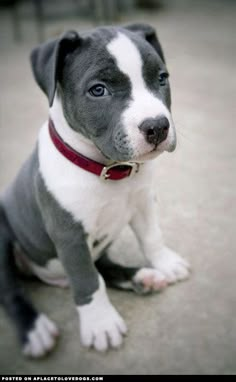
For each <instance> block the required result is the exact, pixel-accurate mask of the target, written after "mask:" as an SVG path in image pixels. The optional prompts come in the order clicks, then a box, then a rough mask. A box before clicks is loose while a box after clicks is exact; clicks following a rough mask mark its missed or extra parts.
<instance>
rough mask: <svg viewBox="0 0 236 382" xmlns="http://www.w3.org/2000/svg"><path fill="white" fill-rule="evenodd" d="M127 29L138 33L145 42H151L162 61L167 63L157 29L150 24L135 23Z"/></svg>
mask: <svg viewBox="0 0 236 382" xmlns="http://www.w3.org/2000/svg"><path fill="white" fill-rule="evenodd" d="M125 28H126V29H128V30H130V31H132V32H136V33H138V34H140V35H141V36H143V37H144V38H145V40H147V41H148V42H149V44H151V45H152V46H153V48H154V49H155V50H156V51H157V53H158V54H159V56H160V57H161V59H162V61H163V62H164V63H165V57H164V53H163V50H162V47H161V44H160V42H159V40H158V37H157V34H156V31H155V29H154V28H153V27H152V26H151V25H149V24H142V23H135V24H130V25H126V26H125Z"/></svg>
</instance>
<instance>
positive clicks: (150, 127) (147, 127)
mask: <svg viewBox="0 0 236 382" xmlns="http://www.w3.org/2000/svg"><path fill="white" fill-rule="evenodd" d="M169 127H170V123H169V121H168V119H167V118H166V117H159V118H148V119H145V121H143V122H142V123H141V125H140V126H139V129H140V130H141V132H142V133H143V134H144V135H145V138H146V140H147V142H148V143H153V144H154V145H159V143H161V142H163V141H164V140H165V139H166V138H167V135H168V131H169Z"/></svg>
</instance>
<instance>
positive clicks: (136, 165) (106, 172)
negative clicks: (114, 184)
mask: <svg viewBox="0 0 236 382" xmlns="http://www.w3.org/2000/svg"><path fill="white" fill-rule="evenodd" d="M120 166H126V167H130V169H131V171H130V173H129V175H128V176H127V177H130V176H132V175H134V174H135V173H137V172H139V167H140V163H137V162H118V163H113V164H111V165H109V166H104V167H103V169H102V172H101V174H100V178H102V179H103V180H108V179H109V178H110V174H109V171H110V170H111V169H112V168H114V167H120Z"/></svg>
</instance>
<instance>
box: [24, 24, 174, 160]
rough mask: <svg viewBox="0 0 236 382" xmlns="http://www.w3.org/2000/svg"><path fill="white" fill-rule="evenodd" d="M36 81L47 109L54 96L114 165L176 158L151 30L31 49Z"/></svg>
mask: <svg viewBox="0 0 236 382" xmlns="http://www.w3.org/2000/svg"><path fill="white" fill-rule="evenodd" d="M31 62H32V68H33V72H34V76H35V79H36V81H37V83H38V84H39V86H40V87H41V89H42V90H43V91H44V92H45V93H46V95H47V96H48V99H49V104H50V106H51V105H52V103H53V99H54V95H55V91H56V90H57V94H58V96H59V97H60V100H61V104H62V107H63V113H64V116H65V119H66V120H67V122H68V124H69V126H70V128H71V129H73V130H74V131H76V132H79V133H82V134H83V135H84V136H85V137H86V138H88V139H90V140H91V141H92V142H93V143H94V144H95V145H96V147H97V148H98V149H99V150H100V151H101V152H102V153H103V155H104V156H105V157H107V158H109V159H111V160H113V161H139V160H140V161H144V160H146V159H151V158H154V157H156V156H157V155H158V154H159V153H161V152H163V151H165V150H166V151H173V150H174V148H175V145H176V134H175V128H174V124H173V120H172V117H171V113H170V107H171V97H170V85H169V81H168V71H167V68H166V64H165V58H164V55H163V51H162V48H161V45H160V43H159V41H158V38H157V35H156V33H155V30H154V29H153V28H152V27H150V26H149V25H143V24H134V25H130V26H126V27H106V28H97V29H95V30H93V31H92V32H90V33H87V34H81V35H79V34H78V33H77V32H75V31H70V32H67V33H66V34H64V35H63V36H62V37H61V38H59V39H56V40H53V41H50V42H47V43H45V44H42V45H40V46H39V47H37V48H35V49H34V50H33V52H32V54H31Z"/></svg>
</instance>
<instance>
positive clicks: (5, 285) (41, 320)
mask: <svg viewBox="0 0 236 382" xmlns="http://www.w3.org/2000/svg"><path fill="white" fill-rule="evenodd" d="M14 242H15V235H14V233H13V231H12V229H11V227H10V225H9V223H8V220H7V217H6V214H5V212H4V209H3V207H2V206H1V204H0V303H1V304H2V305H3V307H4V308H5V311H6V313H7V315H8V316H9V317H10V318H11V320H12V321H13V323H14V325H15V327H16V329H17V333H18V336H19V339H20V342H21V345H22V348H23V353H24V354H25V355H27V356H31V357H40V356H43V355H45V353H46V352H47V351H49V350H51V348H52V347H53V346H54V343H55V336H57V334H58V331H57V328H56V326H55V325H54V323H53V322H51V321H50V320H49V319H48V318H47V317H46V316H45V315H43V314H39V313H38V312H37V310H36V309H35V308H34V307H33V305H32V304H31V303H30V301H29V300H28V299H27V298H26V297H25V294H24V292H23V290H22V287H21V285H20V282H19V279H18V277H19V273H18V270H17V267H16V264H15V259H14V248H13V246H14Z"/></svg>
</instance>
